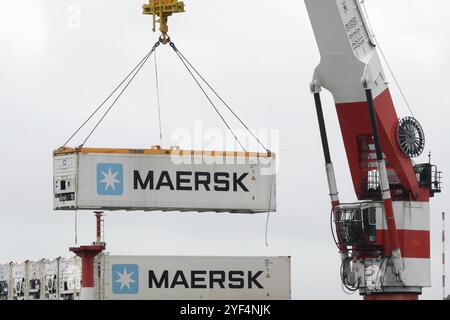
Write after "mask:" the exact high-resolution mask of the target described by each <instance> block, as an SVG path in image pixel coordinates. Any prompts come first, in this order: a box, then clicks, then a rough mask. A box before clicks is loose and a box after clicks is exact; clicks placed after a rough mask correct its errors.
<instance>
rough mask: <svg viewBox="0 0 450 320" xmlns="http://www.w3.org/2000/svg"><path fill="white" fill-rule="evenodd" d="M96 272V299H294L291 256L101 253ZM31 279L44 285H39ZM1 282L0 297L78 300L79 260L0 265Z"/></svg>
mask: <svg viewBox="0 0 450 320" xmlns="http://www.w3.org/2000/svg"><path fill="white" fill-rule="evenodd" d="M27 264H29V268H28V267H27V266H26V265H27ZM27 268H28V269H29V270H34V271H30V272H29V273H28V274H29V275H30V276H29V277H27V276H26V272H25V270H26V269H27ZM37 270H39V272H37ZM93 271H94V292H95V299H97V300H211V299H214V300H234V299H237V300H269V299H270V300H289V299H291V258H290V257H186V256H184V257H183V256H181V257H174V256H110V255H109V254H100V255H98V256H97V257H96V259H95V263H94V270H93ZM30 280H31V281H35V283H37V282H39V283H40V284H42V285H41V286H39V289H38V290H35V289H36V286H35V287H34V288H32V287H31V286H29V285H27V283H29V281H30ZM0 284H1V287H2V288H3V291H2V293H0V300H10V299H13V300H31V299H33V300H34V299H38V300H79V299H80V293H81V290H82V289H81V259H79V258H78V257H72V258H57V259H54V260H46V259H43V260H39V261H36V262H33V261H27V262H25V263H20V264H10V265H0Z"/></svg>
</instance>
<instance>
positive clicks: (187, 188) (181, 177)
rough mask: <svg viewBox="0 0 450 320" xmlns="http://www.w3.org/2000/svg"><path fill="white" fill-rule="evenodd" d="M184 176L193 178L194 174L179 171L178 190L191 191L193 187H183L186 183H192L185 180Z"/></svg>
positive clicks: (189, 180)
mask: <svg viewBox="0 0 450 320" xmlns="http://www.w3.org/2000/svg"><path fill="white" fill-rule="evenodd" d="M183 176H189V177H190V176H192V172H188V171H177V190H180V191H191V190H192V187H191V186H182V184H184V183H191V179H190V178H189V179H183Z"/></svg>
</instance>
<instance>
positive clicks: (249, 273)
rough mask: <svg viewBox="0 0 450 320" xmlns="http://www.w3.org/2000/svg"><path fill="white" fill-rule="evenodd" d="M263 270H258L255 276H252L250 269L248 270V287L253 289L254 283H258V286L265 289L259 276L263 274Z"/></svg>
mask: <svg viewBox="0 0 450 320" xmlns="http://www.w3.org/2000/svg"><path fill="white" fill-rule="evenodd" d="M262 273H263V272H262V271H258V272H257V273H256V274H255V275H254V276H253V277H252V272H251V271H249V272H248V288H249V289H251V288H252V283H254V284H256V286H257V287H258V288H259V289H264V287H263V286H262V285H261V283H259V282H258V280H256V279H258V277H259V276H260V275H261V274H262Z"/></svg>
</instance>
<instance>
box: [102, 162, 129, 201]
mask: <svg viewBox="0 0 450 320" xmlns="http://www.w3.org/2000/svg"><path fill="white" fill-rule="evenodd" d="M97 194H99V195H102V196H121V195H123V166H122V165H121V164H118V163H99V164H97Z"/></svg>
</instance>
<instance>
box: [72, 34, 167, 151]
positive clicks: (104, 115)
mask: <svg viewBox="0 0 450 320" xmlns="http://www.w3.org/2000/svg"><path fill="white" fill-rule="evenodd" d="M158 46H159V42H157V43H156V44H155V45H154V46H153V48H152V50H151V51H150V53H149V54H148V55H147V57H146V58H145V59H144V61H143V62H142V63H141V65H140V66H139V67H138V69H137V70H136V72H135V73H134V74H133V76H132V77H131V79H130V80H129V81H128V83H127V84H126V85H125V87H124V88H123V89H122V91H121V92H120V93H119V95H118V96H117V98H116V99H115V100H114V101H113V103H112V104H111V106H110V107H109V108H108V110H106V112H105V113H104V114H103V116H102V117H101V118H100V120H99V121H98V122H97V123H96V125H95V126H94V128H93V129H92V130H91V132H89V134H88V136H87V137H86V139H84V141H83V143H82V144H81V145H80V148H81V147H83V146H84V145H85V144H86V142H87V141H88V140H89V138H90V137H91V136H92V134H93V133H94V132H95V130H97V128H98V126H99V125H100V123H102V121H103V120H104V119H105V117H106V116H107V115H108V113H109V112H110V111H111V110H112V108H113V107H114V106H115V104H116V102H117V101H118V100H119V99H120V97H122V95H123V93H124V92H125V90H127V89H128V87H129V85H130V84H131V82H133V80H134V78H136V76H137V75H138V73H139V71H141V69H142V67H143V66H144V65H145V63H146V62H147V60H148V59H149V58H150V56H151V55H152V54H153V52H155V50H156V48H157V47H158Z"/></svg>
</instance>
